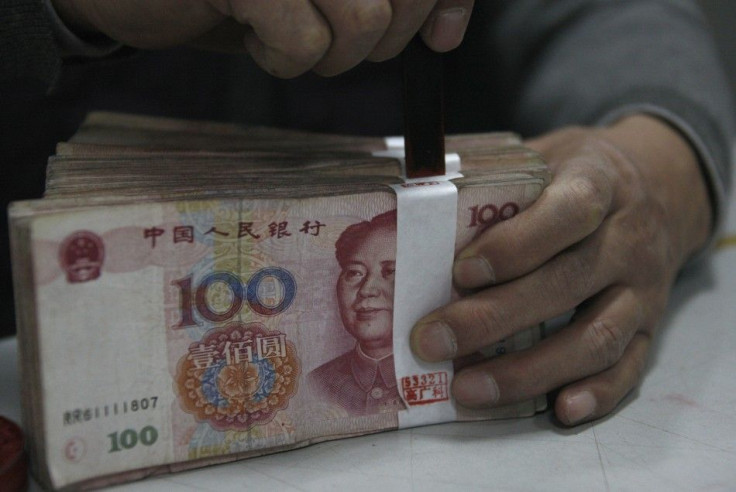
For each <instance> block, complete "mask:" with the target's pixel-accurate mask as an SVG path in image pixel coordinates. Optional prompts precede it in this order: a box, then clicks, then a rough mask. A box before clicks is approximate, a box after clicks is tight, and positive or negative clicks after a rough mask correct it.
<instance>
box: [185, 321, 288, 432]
mask: <svg viewBox="0 0 736 492" xmlns="http://www.w3.org/2000/svg"><path fill="white" fill-rule="evenodd" d="M299 372H300V362H299V359H298V358H297V354H296V347H295V345H294V344H293V343H292V342H290V341H288V340H287V339H286V335H285V334H283V333H281V332H279V331H275V330H270V331H269V330H267V329H266V327H265V326H263V325H262V324H261V323H248V324H242V323H231V324H228V325H226V326H225V327H222V328H218V329H216V330H212V331H210V332H209V333H208V334H207V335H206V336H205V337H204V338H203V339H202V340H200V341H199V342H195V343H192V344H191V345H190V346H189V349H188V351H187V353H186V355H184V356H183V357H182V358H181V359H180V360H179V363H178V367H177V374H176V381H175V388H174V391H175V392H176V394H177V395H178V398H179V403H180V405H181V408H182V409H183V410H184V411H185V412H187V413H190V414H192V415H194V417H195V418H196V419H197V420H198V421H199V422H206V423H209V424H210V425H211V426H212V427H213V428H214V429H217V430H241V431H245V430H250V429H251V428H253V427H255V426H261V425H265V424H267V423H269V422H270V421H272V420H273V418H274V417H275V415H276V414H277V412H279V411H280V410H283V409H285V408H287V406H288V405H289V399H290V398H291V397H292V396H294V395H295V394H296V391H297V382H298V379H299Z"/></svg>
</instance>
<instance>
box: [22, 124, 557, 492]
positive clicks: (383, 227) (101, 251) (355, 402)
mask: <svg viewBox="0 0 736 492" xmlns="http://www.w3.org/2000/svg"><path fill="white" fill-rule="evenodd" d="M218 130H221V129H219V128H218ZM221 140H224V138H223V139H221ZM333 140H335V139H333ZM338 140H339V139H338ZM371 145H373V144H371ZM498 146H499V145H498V144H494V145H492V146H491V147H492V149H495V150H493V152H496V153H497V154H498V150H497V149H498ZM510 152H512V153H513V152H517V151H516V150H510ZM517 155H519V154H517ZM524 155H526V154H524ZM231 158H232V156H231ZM280 158H282V157H280ZM133 159H134V160H135V159H139V160H140V159H143V161H141V162H144V161H145V159H151V157H150V156H149V157H146V158H143V157H136V158H133ZM155 159H158V157H157V158H155ZM155 159H154V160H155ZM92 160H95V161H99V160H100V158H99V157H94V158H92ZM80 162H81V161H80ZM85 162H86V161H85ZM193 165H194V164H193ZM382 165H383V164H382ZM525 166H526V168H527V170H528V169H530V167H529V165H528V160H525V159H519V166H518V167H519V169H517V170H515V171H505V172H498V171H492V170H491V171H489V172H487V173H485V174H484V173H482V172H480V171H479V174H477V175H474V174H473V173H472V172H469V173H468V175H467V176H464V177H459V178H457V179H455V180H453V182H454V183H455V185H456V186H457V190H458V191H457V209H456V210H457V217H456V220H455V224H456V226H455V227H456V230H455V231H454V244H455V251H456V252H457V251H459V250H460V249H462V248H463V247H464V246H465V245H466V244H468V242H469V241H471V240H472V239H473V238H474V237H477V235H479V234H480V233H482V231H483V230H484V229H485V228H487V227H489V226H492V225H493V224H495V223H498V222H500V221H502V220H506V219H508V218H511V217H512V216H513V215H515V214H516V213H519V212H520V211H522V210H524V209H525V208H527V207H529V206H531V204H532V203H533V202H534V201H535V200H536V198H537V197H538V196H539V194H540V193H541V192H542V190H543V189H544V186H545V185H546V183H547V181H548V179H549V178H548V176H547V175H545V174H544V171H543V169H541V168H540V167H539V166H537V167H534V166H532V168H533V170H531V171H528V172H525V171H524V168H525ZM143 167H144V166H143ZM338 167H339V166H338ZM150 168H151V169H153V170H154V171H155V169H156V164H155V163H154V162H153V161H151V163H150ZM111 172H113V173H114V172H115V171H111ZM259 173H260V174H262V173H263V171H261V170H259V171H257V172H254V173H253V175H252V177H251V178H249V181H248V180H246V181H242V182H239V183H237V184H235V185H232V186H231V187H232V188H234V189H236V190H237V192H233V193H223V192H219V191H212V190H217V188H218V186H219V184H217V183H216V182H215V181H216V179H219V178H217V177H213V178H212V180H213V181H212V183H211V186H208V185H205V186H204V187H202V185H201V183H200V189H199V191H196V192H192V193H189V194H183V193H182V192H181V191H180V190H179V189H178V187H177V185H174V184H169V188H165V187H163V186H159V185H158V184H157V183H155V182H151V183H149V184H146V185H142V186H141V188H140V190H139V191H137V192H136V193H135V194H133V193H131V195H129V196H126V195H115V194H110V193H108V191H100V192H99V193H96V194H91V195H90V196H88V197H87V198H79V197H80V196H81V195H83V194H84V193H81V192H80V193H81V195H80V193H76V192H69V191H59V190H63V189H64V186H66V184H64V183H70V182H71V181H64V180H66V179H67V178H66V177H65V176H67V175H65V174H64V173H63V172H62V173H61V175H60V176H61V177H58V176H56V177H54V176H52V177H51V179H57V178H58V179H60V183H61V184H60V185H59V186H60V187H59V188H55V187H54V186H51V187H50V192H49V193H48V198H46V199H44V200H39V201H34V202H21V203H16V204H14V205H13V206H12V208H11V211H10V217H11V224H12V231H13V238H12V241H13V243H12V248H13V255H14V264H15V267H14V281H15V285H16V290H17V291H18V292H21V293H22V298H21V299H20V300H19V329H20V330H21V333H20V335H19V337H20V340H19V346H20V352H21V358H22V366H23V367H22V374H23V385H24V396H23V400H24V401H23V403H24V420H25V422H24V424H25V426H26V428H27V429H32V430H31V439H30V440H31V454H32V457H33V466H34V470H35V473H36V475H37V476H38V477H39V478H40V480H41V481H42V483H44V484H45V485H46V486H49V487H55V488H59V487H65V486H70V485H73V486H80V485H83V486H99V485H104V484H109V483H116V482H120V481H124V480H128V479H132V478H140V477H142V476H146V475H147V474H152V473H159V472H163V471H171V470H175V469H183V468H187V467H192V466H201V465H204V464H210V463H217V462H224V461H228V460H232V459H239V458H242V457H248V456H255V455H259V454H264V453H268V452H274V451H280V450H284V449H290V448H294V447H298V446H303V445H306V444H310V443H313V442H319V441H322V440H326V439H335V438H340V437H348V436H353V435H360V434H364V433H368V432H377V431H383V430H389V429H395V428H397V427H398V426H399V421H400V417H399V415H400V414H401V413H402V412H406V411H407V405H412V404H414V403H416V402H419V403H431V402H432V401H435V400H438V401H439V400H442V399H449V386H448V384H449V381H448V380H447V379H443V376H442V371H435V372H433V371H429V372H427V373H426V374H418V375H416V377H414V378H404V380H397V377H396V374H395V363H394V356H395V354H394V351H393V342H392V341H389V342H388V343H387V342H386V340H391V338H390V337H391V335H392V322H393V312H394V310H395V309H396V306H395V305H394V301H395V299H397V298H398V297H395V296H394V292H393V289H394V280H393V275H394V273H395V270H396V262H397V252H396V248H397V246H396V235H397V229H396V228H397V225H396V217H397V215H396V209H397V199H396V194H395V193H394V191H393V190H392V188H391V187H390V184H393V183H396V182H400V180H399V181H397V180H395V179H394V178H388V177H385V178H381V177H374V178H371V179H363V178H360V179H357V178H354V177H353V178H350V177H347V178H343V177H339V176H337V177H329V176H323V177H314V176H313V175H311V174H308V173H307V172H306V171H300V173H301V174H299V173H296V175H292V174H289V175H287V174H284V175H280V176H279V177H273V178H269V179H265V178H258V177H257V174H259ZM154 174H155V173H154ZM215 174H216V173H215ZM328 174H329V173H328ZM337 174H340V173H337ZM72 175H73V173H70V174H69V175H68V176H71V177H72V180H73V179H77V178H75V177H73V176H72ZM240 175H241V178H242V177H243V176H246V175H247V173H244V172H241V174H240ZM242 179H244V178H242ZM259 179H261V181H259ZM101 181H103V180H101ZM152 181H155V180H153V179H152ZM75 186H76V185H75ZM223 186H224V185H223ZM134 195H135V196H134ZM141 197H142V198H141ZM430 216H431V214H430ZM426 229H427V230H429V229H430V228H429V224H427V227H426ZM415 230H418V231H422V227H416V228H415ZM450 234H452V231H450ZM423 240H426V241H431V240H432V237H431V234H429V235H428V237H426V238H423ZM461 295H464V293H463V292H457V291H453V292H452V297H453V298H457V297H459V296H461ZM402 302H404V301H402ZM387 334H388V335H387ZM387 336H388V337H389V338H388V339H387V338H386V337H387ZM540 336H541V335H540V331H539V329H538V328H534V329H530V330H529V331H526V332H522V333H519V334H518V335H516V336H515V337H512V338H509V339H507V340H504V341H502V342H500V343H499V344H497V345H495V346H493V347H489V348H488V349H487V350H486V351H485V352H486V353H485V355H486V356H495V355H499V354H503V353H505V352H508V351H513V350H518V349H521V348H526V347H529V346H531V345H532V344H534V343H535V342H536V341H537V340H538V339H539V337H540ZM444 377H445V378H446V376H444ZM421 399H424V400H421ZM538 409H540V401H538V400H537V401H530V402H525V403H522V404H519V405H515V406H513V407H507V408H500V409H491V410H484V411H479V410H472V411H471V410H468V409H462V408H458V409H457V412H456V419H457V420H476V419H487V418H504V417H513V416H522V415H531V414H533V413H534V412H535V411H537V410H538Z"/></svg>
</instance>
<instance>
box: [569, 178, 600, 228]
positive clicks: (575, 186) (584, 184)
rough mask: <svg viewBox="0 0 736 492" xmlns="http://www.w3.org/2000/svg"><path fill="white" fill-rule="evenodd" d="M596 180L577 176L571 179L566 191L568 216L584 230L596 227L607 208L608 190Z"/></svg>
mask: <svg viewBox="0 0 736 492" xmlns="http://www.w3.org/2000/svg"><path fill="white" fill-rule="evenodd" d="M597 178H598V177H597V176H596V177H593V176H591V175H586V176H578V177H576V178H574V179H572V181H571V182H570V184H569V186H568V189H567V196H566V198H567V200H566V201H567V204H568V209H569V214H570V216H571V218H572V219H573V220H575V221H576V222H577V223H578V224H581V225H582V226H583V227H584V228H585V229H586V230H593V229H595V228H596V227H598V225H599V224H600V223H601V222H602V221H603V218H604V216H605V213H606V211H607V208H608V203H609V200H608V199H607V197H608V195H609V193H608V189H607V188H606V187H605V186H604V185H603V184H602V183H601V181H602V180H600V179H597Z"/></svg>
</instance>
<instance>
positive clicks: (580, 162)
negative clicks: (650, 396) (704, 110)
mask: <svg viewBox="0 0 736 492" xmlns="http://www.w3.org/2000/svg"><path fill="white" fill-rule="evenodd" d="M528 145H529V146H530V147H532V148H534V149H536V150H537V151H539V152H540V153H541V154H542V155H544V156H545V157H546V159H547V161H548V164H549V166H550V168H551V170H552V172H553V176H554V178H553V180H552V183H551V184H550V185H549V187H548V188H547V189H546V190H545V191H544V192H543V193H542V196H541V197H540V198H539V200H538V201H537V202H536V203H535V204H534V205H533V206H532V207H530V208H529V209H528V210H526V211H524V212H522V213H520V214H519V215H517V216H516V217H514V218H513V219H510V220H508V221H505V222H501V223H499V224H498V225H496V226H494V227H493V228H491V229H488V230H487V231H485V232H484V233H483V234H482V235H481V236H480V237H478V238H477V239H476V240H475V241H473V242H472V243H471V244H470V245H468V246H467V248H466V249H465V250H464V251H462V252H461V253H460V254H459V255H458V257H457V259H456V262H455V267H454V278H455V282H456V284H457V285H458V286H460V287H465V288H479V287H482V288H483V290H480V291H478V292H477V293H475V294H473V295H472V296H470V297H466V298H464V299H461V300H459V301H457V302H454V303H452V304H450V305H448V306H445V307H443V308H441V309H438V310H437V311H435V312H433V313H431V314H429V315H428V316H427V317H425V318H424V319H422V320H420V322H419V323H418V324H417V326H415V327H414V330H413V332H412V336H411V343H412V348H413V350H414V351H415V353H416V354H417V355H418V356H419V357H420V358H422V359H425V360H427V361H439V360H447V359H454V358H457V357H462V356H465V355H468V354H471V353H473V352H475V351H477V350H478V349H480V348H482V347H485V346H488V345H490V344H492V343H494V342H497V341H499V340H501V339H503V338H505V337H508V336H509V335H511V334H513V333H515V332H518V331H520V330H523V329H525V328H528V327H530V326H533V325H535V324H537V323H540V322H542V321H544V320H547V319H551V318H553V317H556V316H558V315H561V314H563V313H565V312H567V311H569V310H572V309H576V312H575V315H574V317H573V319H572V320H571V322H570V324H569V325H568V326H566V327H564V328H563V329H561V330H560V331H559V332H557V333H555V334H553V335H551V336H549V337H548V338H546V339H545V340H543V341H542V342H541V343H539V344H538V345H536V346H535V347H533V348H530V349H528V350H525V351H521V352H517V353H510V354H507V355H503V356H500V357H497V358H494V359H491V360H485V361H483V362H481V363H478V364H475V365H473V366H470V367H468V368H465V369H463V370H461V371H459V372H458V374H456V376H455V380H454V382H453V387H452V391H453V394H454V396H455V397H456V398H457V401H458V403H460V404H462V405H464V406H468V407H484V406H495V405H505V404H509V403H513V402H517V401H522V400H526V399H529V398H531V397H534V396H537V395H542V394H544V393H547V392H550V391H552V390H555V389H558V388H560V389H561V390H560V392H559V394H558V396H557V399H556V402H555V413H556V415H557V417H558V419H559V420H560V421H561V422H562V423H564V424H566V425H574V424H578V423H581V422H585V421H588V420H592V419H595V418H598V417H601V416H603V415H606V414H607V413H609V412H611V411H612V410H613V409H614V408H615V407H616V405H617V404H618V402H620V401H621V399H622V398H623V397H624V396H626V394H627V393H628V392H629V391H630V390H631V389H632V388H634V387H635V386H636V385H637V383H638V381H639V380H640V378H641V376H642V372H643V370H644V368H645V361H646V357H647V352H648V349H649V346H650V344H651V340H652V337H653V336H654V334H655V328H656V326H657V323H658V321H659V319H660V318H661V317H662V314H663V312H664V310H665V306H666V303H667V299H668V296H669V292H670V289H671V286H672V284H673V282H674V279H675V276H676V274H677V271H678V270H679V268H680V267H681V266H682V265H683V263H684V262H685V261H686V260H687V259H688V258H689V257H690V256H691V255H692V254H693V252H695V251H696V250H697V249H698V248H700V247H702V246H703V245H704V243H705V242H706V240H707V237H708V234H709V231H710V222H711V217H710V214H711V211H710V205H709V201H708V194H707V190H706V187H705V183H704V179H703V177H702V175H701V173H700V168H699V166H698V163H697V160H696V156H695V154H694V152H693V151H692V149H691V148H690V146H689V145H688V143H687V141H686V140H685V139H684V138H683V137H682V136H681V135H680V134H679V133H678V132H677V131H675V130H674V129H672V128H671V127H669V126H668V125H666V124H665V123H664V122H662V121H660V120H658V119H656V118H654V117H649V116H643V115H636V116H631V117H628V118H626V119H624V120H622V121H620V122H618V123H617V124H615V125H614V126H612V127H609V128H605V129H584V128H573V129H564V130H561V131H557V132H555V133H552V134H550V135H547V136H544V137H542V138H540V139H537V140H533V141H530V142H528Z"/></svg>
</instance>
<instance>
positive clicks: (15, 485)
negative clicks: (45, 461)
mask: <svg viewBox="0 0 736 492" xmlns="http://www.w3.org/2000/svg"><path fill="white" fill-rule="evenodd" d="M24 444H25V439H24V437H23V431H22V430H21V429H20V427H18V426H17V425H16V424H15V423H14V422H13V421H11V420H8V419H6V418H5V417H0V490H3V491H7V492H18V491H22V490H27V489H28V458H27V457H26V453H25V450H24Z"/></svg>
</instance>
